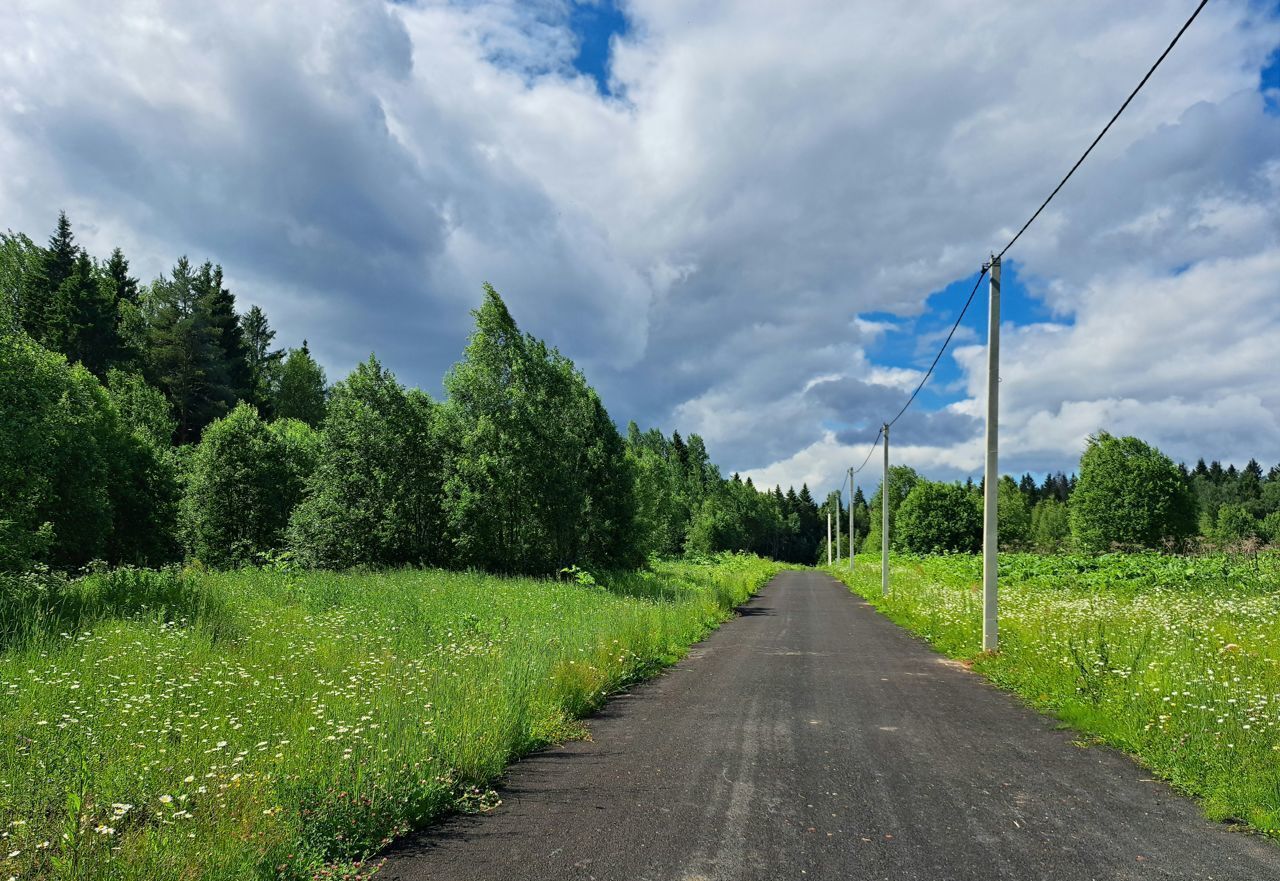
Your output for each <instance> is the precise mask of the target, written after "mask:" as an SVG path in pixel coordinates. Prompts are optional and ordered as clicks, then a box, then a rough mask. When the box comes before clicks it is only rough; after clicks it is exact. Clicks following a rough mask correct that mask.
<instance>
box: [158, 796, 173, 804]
mask: <svg viewBox="0 0 1280 881" xmlns="http://www.w3.org/2000/svg"><path fill="white" fill-rule="evenodd" d="M172 803H173V796H172V795H162V796H160V804H162V805H167V804H172Z"/></svg>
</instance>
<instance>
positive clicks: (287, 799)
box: [0, 556, 778, 881]
mask: <svg viewBox="0 0 1280 881" xmlns="http://www.w3.org/2000/svg"><path fill="white" fill-rule="evenodd" d="M777 568H778V567H777V565H776V564H772V563H769V562H766V561H764V560H761V559H759V558H755V557H746V556H724V557H721V558H719V559H715V560H708V561H706V562H701V563H697V562H684V563H661V564H656V565H655V567H654V568H653V570H651V571H640V572H632V573H623V574H618V575H614V576H610V577H607V578H602V579H601V582H600V584H594V583H592V582H593V581H594V579H592V578H591V577H589V576H587V575H585V574H582V575H580V576H578V577H575V578H571V579H569V580H564V581H546V580H539V581H534V580H528V579H518V578H498V577H493V576H485V575H480V574H464V573H456V574H455V573H446V572H440V571H423V570H398V571H387V572H382V573H367V574H335V573H325V572H301V571H289V570H275V571H273V570H267V569H249V570H243V571H235V572H226V573H212V572H202V571H198V570H193V569H187V570H176V569H174V570H166V571H161V572H155V571H143V570H130V569H119V570H114V571H111V572H104V573H100V574H95V575H89V576H86V577H84V578H81V579H78V580H75V581H62V580H58V579H45V580H44V581H43V582H39V581H37V580H35V579H34V578H28V579H27V580H26V584H25V587H24V589H25V591H26V605H25V607H24V608H22V609H15V608H13V606H10V607H9V608H7V609H5V610H4V611H5V619H6V621H9V622H12V621H14V620H15V619H20V620H23V621H24V622H25V627H23V628H21V629H20V630H19V631H15V630H14V629H12V628H11V629H10V631H9V632H8V634H7V639H8V643H9V644H8V646H7V648H6V649H5V650H4V651H3V653H2V654H0V835H3V848H2V849H0V850H2V852H0V877H4V878H9V877H17V878H22V879H26V878H50V879H55V878H56V879H95V881H97V879H141V878H148V879H165V881H168V879H172V878H220V879H231V878H260V877H264V876H269V877H274V876H276V875H277V874H279V875H280V876H282V877H285V878H309V877H313V876H315V875H325V874H326V873H333V872H339V871H345V872H354V871H355V869H356V867H355V866H353V864H354V863H358V862H359V861H361V860H364V859H366V858H368V857H369V856H370V855H371V854H374V853H376V852H377V851H378V850H379V849H380V848H381V847H382V846H383V845H384V844H385V842H386V841H388V840H389V839H391V838H392V837H394V836H396V835H398V834H401V833H403V832H404V831H406V830H407V829H410V828H413V827H416V826H421V825H423V824H425V823H428V822H430V821H431V820H432V819H434V818H437V817H439V816H440V815H441V814H443V813H446V812H450V811H458V810H476V809H483V808H486V807H489V806H492V805H493V804H494V799H495V795H494V794H493V793H492V791H490V790H489V788H488V786H489V784H490V783H491V782H492V781H493V779H494V778H495V777H496V776H497V775H498V774H499V773H500V772H501V771H502V769H503V767H504V766H505V765H506V764H507V763H508V762H509V761H511V760H512V759H513V758H515V757H517V756H519V755H521V754H522V753H525V752H527V751H529V750H531V749H534V748H536V747H538V746H540V745H543V744H546V743H549V742H552V741H556V740H560V739H564V738H567V737H573V736H575V735H576V734H577V732H578V731H579V728H578V727H577V725H576V724H575V721H574V720H576V719H577V718H579V717H580V716H582V715H583V714H585V713H588V712H590V711H591V710H592V709H594V708H595V707H597V706H598V705H599V704H600V702H601V701H602V700H603V699H604V698H605V696H606V695H608V694H609V693H610V692H612V691H615V690H617V689H619V688H622V687H624V686H626V685H627V684H629V683H631V682H634V681H636V680H637V679H639V678H641V677H644V676H646V675H649V674H651V673H653V672H654V671H655V670H657V669H658V668H660V667H661V666H663V665H666V664H670V663H672V662H674V661H675V660H676V659H678V658H679V657H680V656H681V655H682V654H683V653H684V651H685V649H686V648H687V647H688V646H689V645H690V644H691V643H693V642H695V641H697V640H698V639H700V638H701V637H702V636H703V635H704V634H705V633H706V632H707V631H708V630H709V629H710V628H712V627H714V626H715V625H716V624H718V623H719V622H720V621H722V620H724V619H725V618H726V617H728V616H729V615H730V614H732V609H733V608H734V606H736V605H737V604H739V603H741V602H742V601H744V600H746V599H747V598H748V597H749V596H750V595H751V594H752V593H754V592H755V591H756V590H757V589H759V588H760V587H761V586H762V585H763V584H764V582H765V581H766V580H767V579H768V578H769V577H770V576H771V575H772V574H773V573H774V572H776V571H777ZM10 587H11V592H10V596H11V597H12V596H13V595H14V594H15V593H16V591H17V587H16V586H13V585H11V586H10ZM365 868H366V869H368V868H370V867H369V866H366V867H365Z"/></svg>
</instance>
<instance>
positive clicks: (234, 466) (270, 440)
mask: <svg viewBox="0 0 1280 881" xmlns="http://www.w3.org/2000/svg"><path fill="white" fill-rule="evenodd" d="M310 431H311V429H309V428H307V427H306V426H305V425H304V424H303V423H301V422H295V421H286V422H284V423H283V424H282V425H280V426H279V427H276V426H270V425H268V424H267V423H265V422H263V421H262V419H260V418H259V416H258V411H257V408H255V407H253V406H251V405H249V404H240V405H239V406H237V407H236V408H235V409H234V410H232V411H231V413H230V414H228V415H227V416H226V417H225V418H223V419H219V420H216V421H215V422H213V423H212V424H210V425H209V426H208V427H207V428H206V429H205V431H204V435H203V437H202V439H201V441H200V445H199V446H198V447H197V448H196V451H195V453H194V454H193V456H192V461H191V471H190V476H189V479H188V483H187V489H186V495H185V496H184V498H183V510H182V513H183V523H184V526H185V532H186V538H187V543H188V546H189V548H190V550H191V553H192V554H193V555H194V556H195V557H196V558H197V559H199V560H200V561H202V562H204V563H206V564H208V565H210V566H214V567H219V568H223V567H234V566H243V565H246V564H251V563H255V562H259V561H260V560H261V559H262V557H263V556H264V555H266V554H268V553H270V552H272V551H275V550H278V549H279V548H281V547H282V546H283V545H284V535H285V529H286V527H287V526H288V524H289V515H290V513H291V512H292V511H293V508H294V506H295V505H296V504H297V503H298V501H299V499H300V498H301V497H302V490H303V486H304V480H305V477H306V474H307V472H308V471H310V468H311V464H312V463H313V462H314V448H315V443H314V441H313V440H310V439H308V438H307V437H306V435H307V433H308V432H310Z"/></svg>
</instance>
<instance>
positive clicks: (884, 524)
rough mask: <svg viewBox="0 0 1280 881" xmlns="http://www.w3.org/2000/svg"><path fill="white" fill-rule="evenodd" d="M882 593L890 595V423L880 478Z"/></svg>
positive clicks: (887, 428)
mask: <svg viewBox="0 0 1280 881" xmlns="http://www.w3.org/2000/svg"><path fill="white" fill-rule="evenodd" d="M880 593H881V594H882V595H883V596H888V595H889V423H887V422H886V423H885V424H884V477H883V478H882V479H881V480H880Z"/></svg>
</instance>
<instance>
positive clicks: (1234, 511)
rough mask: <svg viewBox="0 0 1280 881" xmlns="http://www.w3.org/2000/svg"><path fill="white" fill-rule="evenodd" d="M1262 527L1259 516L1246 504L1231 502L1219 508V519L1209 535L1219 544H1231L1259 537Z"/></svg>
mask: <svg viewBox="0 0 1280 881" xmlns="http://www.w3.org/2000/svg"><path fill="white" fill-rule="evenodd" d="M1260 527H1261V524H1260V523H1259V522H1258V518H1256V517H1254V516H1253V515H1252V514H1250V513H1249V510H1248V509H1247V508H1246V507H1245V506H1244V505H1241V504H1236V503H1230V504H1225V505H1222V506H1221V507H1220V508H1218V517H1217V521H1216V522H1215V523H1214V526H1213V530H1212V532H1211V534H1210V536H1209V537H1210V538H1212V539H1213V540H1214V541H1216V542H1218V543H1219V544H1223V545H1231V544H1236V543H1238V542H1242V541H1247V540H1248V539H1252V538H1257V537H1258V534H1259V532H1260V531H1261V529H1260Z"/></svg>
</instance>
